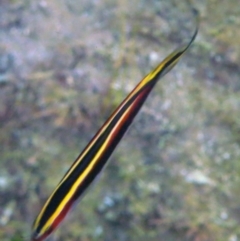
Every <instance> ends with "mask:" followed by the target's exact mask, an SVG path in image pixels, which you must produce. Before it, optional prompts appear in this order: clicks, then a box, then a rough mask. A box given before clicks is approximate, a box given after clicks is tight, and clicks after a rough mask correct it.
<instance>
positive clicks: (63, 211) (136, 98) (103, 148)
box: [31, 27, 198, 241]
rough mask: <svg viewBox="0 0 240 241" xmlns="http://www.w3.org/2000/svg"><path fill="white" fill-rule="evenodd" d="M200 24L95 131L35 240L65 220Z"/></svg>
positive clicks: (49, 204) (45, 211)
mask: <svg viewBox="0 0 240 241" xmlns="http://www.w3.org/2000/svg"><path fill="white" fill-rule="evenodd" d="M197 32H198V27H197V28H196V30H195V32H194V34H193V36H192V38H191V40H190V41H189V43H188V44H186V45H184V46H183V47H181V48H179V49H177V50H176V51H174V52H172V53H171V54H170V55H169V56H167V57H166V58H165V59H164V60H163V61H162V62H161V63H160V64H159V65H158V66H157V67H156V68H155V69H154V70H153V71H151V72H150V73H149V74H148V75H146V77H145V78H143V79H142V80H141V81H140V82H139V83H138V85H137V86H136V87H135V88H134V89H133V90H132V91H131V92H130V94H129V95H128V96H127V97H126V98H125V99H124V100H123V102H122V103H121V104H120V105H119V106H118V107H117V109H116V110H115V111H114V112H113V113H112V114H111V115H110V117H109V118H108V119H107V121H106V122H105V123H104V124H103V126H102V127H101V128H100V129H99V131H98V132H97V133H96V134H95V136H94V137H93V138H92V140H91V141H90V142H89V144H88V145H87V146H86V147H85V149H84V150H83V151H82V153H81V154H80V155H79V156H78V157H77V159H76V160H75V161H74V163H73V164H72V166H71V167H70V168H69V170H68V171H67V172H66V174H65V175H64V177H63V178H62V180H61V181H60V182H59V184H58V185H57V187H56V188H55V190H54V191H53V193H52V194H51V196H50V197H49V198H48V199H47V201H46V203H45V204H44V206H43V208H42V210H41V211H40V213H39V215H38V216H37V218H36V219H35V222H34V224H33V228H32V229H33V231H32V236H31V240H32V241H43V240H45V239H46V238H47V237H48V236H49V235H50V234H51V233H52V232H53V231H54V230H55V229H56V228H57V226H58V225H59V224H60V223H61V222H62V221H63V219H64V218H65V216H66V215H67V214H68V212H69V210H70V209H71V207H72V206H73V205H74V204H75V203H76V201H77V200H79V198H80V197H81V196H82V194H83V193H84V192H85V191H86V189H87V188H88V187H89V186H90V184H91V183H92V182H93V181H94V179H95V178H96V177H97V176H98V175H99V173H100V172H101V171H102V170H103V168H104V166H105V165H106V163H107V161H108V159H109V157H110V156H111V154H112V152H113V151H114V149H115V147H116V146H117V145H118V143H119V142H120V140H121V139H122V137H123V135H124V134H125V133H126V131H127V129H128V127H129V126H130V124H131V123H132V121H133V119H134V117H135V116H136V114H137V113H138V112H139V110H140V108H141V106H142V105H143V103H144V102H145V100H146V98H147V97H148V95H149V93H150V92H151V91H152V89H153V88H154V86H155V85H156V83H157V82H158V80H159V79H160V78H161V77H163V76H164V75H165V74H166V73H168V72H169V71H170V70H171V69H172V68H173V67H174V66H175V65H176V64H177V62H178V61H179V59H180V58H181V57H182V55H183V54H184V53H185V52H186V50H187V49H188V48H189V46H190V45H191V44H192V42H193V41H194V39H195V38H196V35H197Z"/></svg>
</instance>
